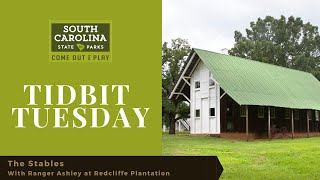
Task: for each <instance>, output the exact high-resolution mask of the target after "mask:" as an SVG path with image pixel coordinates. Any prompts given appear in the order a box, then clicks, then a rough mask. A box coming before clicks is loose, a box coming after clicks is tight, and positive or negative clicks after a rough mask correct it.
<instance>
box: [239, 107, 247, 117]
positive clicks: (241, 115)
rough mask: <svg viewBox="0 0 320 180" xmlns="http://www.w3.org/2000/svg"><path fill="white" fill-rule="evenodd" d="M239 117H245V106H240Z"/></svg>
mask: <svg viewBox="0 0 320 180" xmlns="http://www.w3.org/2000/svg"><path fill="white" fill-rule="evenodd" d="M240 117H247V109H246V106H240Z"/></svg>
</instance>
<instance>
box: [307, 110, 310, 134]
mask: <svg viewBox="0 0 320 180" xmlns="http://www.w3.org/2000/svg"><path fill="white" fill-rule="evenodd" d="M309 111H311V110H307V137H309Z"/></svg>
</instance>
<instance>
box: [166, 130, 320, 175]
mask: <svg viewBox="0 0 320 180" xmlns="http://www.w3.org/2000/svg"><path fill="white" fill-rule="evenodd" d="M162 153H163V155H165V156H173V155H177V156H192V155H195V156H203V155H212V156H218V158H219V160H220V162H221V164H222V166H223V168H224V170H223V173H222V176H221V179H299V180H304V179H320V137H313V138H300V139H293V140H292V139H278V140H272V141H268V140H254V141H251V142H246V141H241V140H230V139H223V138H215V137H199V136H198V137H196V136H187V135H168V134H167V133H164V134H163V147H162Z"/></svg>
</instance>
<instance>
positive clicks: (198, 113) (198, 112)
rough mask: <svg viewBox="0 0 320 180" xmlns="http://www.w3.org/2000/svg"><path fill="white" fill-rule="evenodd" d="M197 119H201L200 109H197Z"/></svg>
mask: <svg viewBox="0 0 320 180" xmlns="http://www.w3.org/2000/svg"><path fill="white" fill-rule="evenodd" d="M196 117H200V109H196Z"/></svg>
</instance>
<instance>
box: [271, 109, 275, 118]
mask: <svg viewBox="0 0 320 180" xmlns="http://www.w3.org/2000/svg"><path fill="white" fill-rule="evenodd" d="M270 117H271V118H276V108H275V107H270Z"/></svg>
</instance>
